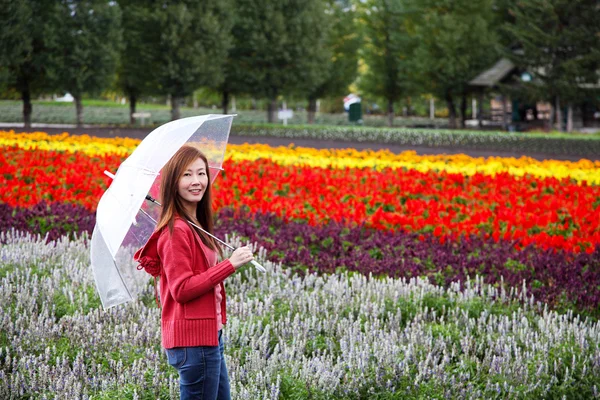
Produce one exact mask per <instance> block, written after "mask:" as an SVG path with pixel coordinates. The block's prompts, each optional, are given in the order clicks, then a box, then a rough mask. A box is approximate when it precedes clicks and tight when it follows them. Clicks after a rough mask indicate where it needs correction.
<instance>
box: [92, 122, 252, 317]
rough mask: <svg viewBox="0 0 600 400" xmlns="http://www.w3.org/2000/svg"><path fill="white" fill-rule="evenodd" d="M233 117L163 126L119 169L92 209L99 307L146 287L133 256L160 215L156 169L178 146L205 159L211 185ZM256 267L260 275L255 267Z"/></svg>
mask: <svg viewBox="0 0 600 400" xmlns="http://www.w3.org/2000/svg"><path fill="white" fill-rule="evenodd" d="M233 117H234V116H233V115H204V116H198V117H191V118H183V119H179V120H176V121H171V122H169V123H166V124H164V125H162V126H160V127H158V128H156V129H155V130H154V131H152V132H151V133H150V134H149V135H148V136H147V137H146V138H145V139H144V140H143V141H142V142H141V143H140V144H139V146H138V147H137V148H136V149H135V150H134V151H133V153H132V154H131V155H130V156H129V157H128V158H127V159H126V160H125V161H124V162H123V163H122V164H121V165H120V166H119V169H118V170H117V173H116V175H114V176H113V181H112V183H111V185H110V187H109V188H108V189H107V190H106V192H105V193H104V194H103V195H102V198H101V199H100V202H99V203H98V207H97V210H96V226H95V227H94V232H93V234H92V243H91V251H90V255H91V265H92V270H93V274H94V279H95V281H96V287H97V289H98V293H99V295H100V299H101V301H102V305H103V306H104V308H109V307H113V306H116V305H118V304H122V303H125V302H128V301H131V300H133V299H135V298H136V296H137V295H138V294H139V292H140V291H141V290H142V288H143V286H144V285H146V284H147V275H146V274H145V273H143V274H141V273H139V271H137V263H135V262H134V260H133V254H134V253H135V251H136V250H137V249H139V248H140V247H142V246H143V245H144V244H145V243H146V242H147V240H148V238H149V237H150V235H151V234H152V232H153V231H154V228H155V226H156V221H157V219H158V217H159V215H160V206H159V204H158V202H153V201H147V200H146V199H147V197H149V198H150V197H151V198H156V197H158V193H159V187H160V170H161V169H162V167H163V166H164V165H165V164H166V163H167V161H169V160H170V159H171V157H172V156H173V155H174V154H175V153H176V152H177V150H179V148H180V147H181V146H183V145H191V146H196V147H198V148H200V149H201V150H202V152H203V153H204V154H205V155H206V157H207V159H208V164H209V168H210V169H211V177H212V182H214V180H215V178H216V177H217V175H218V173H219V171H220V170H221V169H222V164H223V159H224V157H225V149H226V148H227V141H228V139H229V131H230V129H231V123H232V120H233ZM254 265H255V267H256V268H257V269H259V270H261V271H263V272H264V268H263V267H262V266H260V264H258V263H254Z"/></svg>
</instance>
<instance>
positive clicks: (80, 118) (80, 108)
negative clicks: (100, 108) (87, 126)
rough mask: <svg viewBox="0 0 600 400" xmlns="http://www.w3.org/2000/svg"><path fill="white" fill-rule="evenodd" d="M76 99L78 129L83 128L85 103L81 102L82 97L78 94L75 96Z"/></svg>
mask: <svg viewBox="0 0 600 400" xmlns="http://www.w3.org/2000/svg"><path fill="white" fill-rule="evenodd" d="M73 97H74V98H75V115H76V117H75V118H76V120H77V127H78V128H81V127H83V103H82V102H81V95H80V94H77V95H74V96H73Z"/></svg>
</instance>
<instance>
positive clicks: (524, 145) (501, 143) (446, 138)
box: [232, 124, 600, 159]
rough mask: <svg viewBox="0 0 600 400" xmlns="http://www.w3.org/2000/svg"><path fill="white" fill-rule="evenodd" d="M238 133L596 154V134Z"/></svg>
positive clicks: (240, 130)
mask: <svg viewBox="0 0 600 400" xmlns="http://www.w3.org/2000/svg"><path fill="white" fill-rule="evenodd" d="M232 133H233V134H235V135H239V136H259V137H283V138H292V139H318V140H339V141H347V142H375V143H386V144H396V145H407V146H424V147H443V148H453V147H456V148H461V149H475V150H496V151H512V152H524V151H527V152H528V153H542V154H553V155H566V156H582V157H589V158H593V159H597V158H598V157H600V136H598V135H590V136H581V135H573V136H567V135H563V134H539V133H508V132H488V131H460V130H431V129H411V128H372V127H362V126H344V127H341V126H317V125H314V126H313V125H288V126H281V125H267V124H256V125H248V124H241V125H240V124H234V125H233V127H232Z"/></svg>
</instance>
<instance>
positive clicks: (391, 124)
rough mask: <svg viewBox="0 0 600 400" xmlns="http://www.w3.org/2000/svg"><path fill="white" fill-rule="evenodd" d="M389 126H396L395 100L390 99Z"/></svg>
mask: <svg viewBox="0 0 600 400" xmlns="http://www.w3.org/2000/svg"><path fill="white" fill-rule="evenodd" d="M388 126H389V127H392V126H394V100H392V99H388Z"/></svg>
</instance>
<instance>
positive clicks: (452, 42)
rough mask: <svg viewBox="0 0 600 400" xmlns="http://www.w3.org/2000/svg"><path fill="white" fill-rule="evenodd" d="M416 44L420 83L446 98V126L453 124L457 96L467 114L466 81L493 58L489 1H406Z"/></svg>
mask: <svg viewBox="0 0 600 400" xmlns="http://www.w3.org/2000/svg"><path fill="white" fill-rule="evenodd" d="M410 2H411V4H410V7H411V8H412V9H413V11H414V12H413V13H412V15H411V19H412V21H413V26H414V29H415V34H414V36H415V38H416V39H417V40H418V43H419V45H418V46H417V47H416V48H415V52H414V61H415V65H414V68H415V70H416V71H419V79H420V80H421V82H422V85H423V87H424V88H425V89H426V90H427V91H429V92H431V93H433V94H434V95H436V96H437V97H439V98H441V99H444V100H445V101H446V104H447V106H448V114H449V125H450V127H451V128H455V127H456V99H457V98H460V99H461V114H462V125H463V127H464V121H465V118H466V115H465V114H466V100H467V93H468V83H469V82H470V81H471V80H472V79H473V78H474V77H475V76H476V75H477V74H478V73H480V72H481V71H482V70H483V69H485V68H488V67H489V66H490V65H491V64H493V63H494V62H495V61H497V58H498V50H497V49H498V46H497V43H498V39H497V33H496V31H495V30H494V28H493V27H494V18H495V15H494V13H493V7H492V6H493V1H492V0H410Z"/></svg>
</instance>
